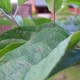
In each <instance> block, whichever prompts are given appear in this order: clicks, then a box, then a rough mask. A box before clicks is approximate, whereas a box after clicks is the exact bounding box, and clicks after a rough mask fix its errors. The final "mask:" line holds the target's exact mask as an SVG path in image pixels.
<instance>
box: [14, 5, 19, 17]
mask: <svg viewBox="0 0 80 80" xmlns="http://www.w3.org/2000/svg"><path fill="white" fill-rule="evenodd" d="M18 9H19V6H18V5H17V9H16V11H15V13H14V17H16V14H17V12H18Z"/></svg>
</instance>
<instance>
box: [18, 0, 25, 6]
mask: <svg viewBox="0 0 80 80" xmlns="http://www.w3.org/2000/svg"><path fill="white" fill-rule="evenodd" d="M25 1H26V0H18V4H19V5H22V4H23V3H24V2H25Z"/></svg>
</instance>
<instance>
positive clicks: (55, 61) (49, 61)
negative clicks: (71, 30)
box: [24, 32, 80, 80]
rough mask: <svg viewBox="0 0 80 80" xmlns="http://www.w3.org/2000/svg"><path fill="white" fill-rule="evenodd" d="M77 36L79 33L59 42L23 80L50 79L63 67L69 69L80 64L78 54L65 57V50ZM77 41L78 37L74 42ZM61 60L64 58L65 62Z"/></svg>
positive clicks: (79, 54) (79, 55)
mask: <svg viewBox="0 0 80 80" xmlns="http://www.w3.org/2000/svg"><path fill="white" fill-rule="evenodd" d="M77 35H80V32H77V34H73V35H71V36H70V37H69V38H67V39H66V40H64V41H63V42H61V43H60V44H59V45H58V47H56V48H55V49H54V50H53V51H52V52H51V53H50V54H49V55H48V56H47V57H46V58H45V59H43V60H42V61H41V62H40V63H38V64H37V65H34V66H33V67H31V68H30V69H29V71H28V72H27V73H26V76H25V79H24V80H46V79H47V78H48V77H51V76H52V75H53V74H55V73H56V72H58V71H60V70H63V69H64V66H67V67H69V66H72V65H74V64H76V63H77V62H78V61H79V62H80V53H78V55H77V56H76V55H74V54H73V53H72V56H69V55H68V57H69V58H68V57H66V55H67V54H66V53H65V52H66V50H67V47H68V46H69V44H70V41H71V40H72V39H73V37H75V36H77ZM79 39H80V37H78V38H77V40H76V41H78V40H79ZM76 43H77V42H76ZM73 44H74V42H73ZM63 45H64V46H63ZM64 56H65V57H64ZM76 57H77V59H76ZM63 58H65V60H64V59H63ZM71 60H72V61H71ZM70 61H71V62H70ZM61 62H63V63H61ZM65 62H66V63H65ZM68 62H69V63H68ZM66 64H67V65H66ZM62 66H63V67H62ZM55 68H57V69H55ZM34 73H35V74H34Z"/></svg>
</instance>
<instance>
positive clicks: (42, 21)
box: [33, 18, 52, 26]
mask: <svg viewBox="0 0 80 80" xmlns="http://www.w3.org/2000/svg"><path fill="white" fill-rule="evenodd" d="M33 21H34V22H35V24H36V26H41V25H43V24H45V23H49V22H52V21H51V20H50V19H47V18H34V19H33Z"/></svg>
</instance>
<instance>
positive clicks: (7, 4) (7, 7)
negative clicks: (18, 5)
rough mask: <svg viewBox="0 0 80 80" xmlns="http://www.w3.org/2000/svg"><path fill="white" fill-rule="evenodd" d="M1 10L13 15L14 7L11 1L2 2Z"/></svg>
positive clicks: (0, 4)
mask: <svg viewBox="0 0 80 80" xmlns="http://www.w3.org/2000/svg"><path fill="white" fill-rule="evenodd" d="M0 8H2V9H3V10H4V11H5V12H7V13H9V14H11V13H12V5H11V3H10V0H0Z"/></svg>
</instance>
